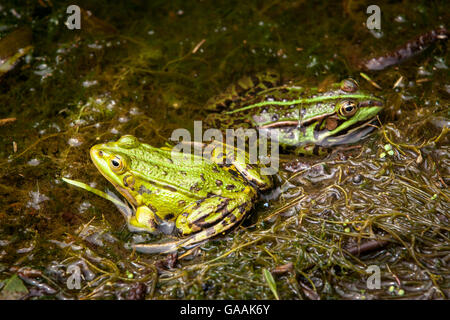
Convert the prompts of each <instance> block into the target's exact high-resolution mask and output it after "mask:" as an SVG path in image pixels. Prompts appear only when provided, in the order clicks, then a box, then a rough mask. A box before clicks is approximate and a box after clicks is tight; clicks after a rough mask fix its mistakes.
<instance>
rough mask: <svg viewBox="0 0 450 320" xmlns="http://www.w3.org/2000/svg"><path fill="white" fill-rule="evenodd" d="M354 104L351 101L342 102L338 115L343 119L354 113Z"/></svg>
mask: <svg viewBox="0 0 450 320" xmlns="http://www.w3.org/2000/svg"><path fill="white" fill-rule="evenodd" d="M356 110H357V108H356V103H355V102H353V101H342V102H341V103H340V106H339V114H340V115H341V116H344V117H350V116H352V115H354V114H355V113H356Z"/></svg>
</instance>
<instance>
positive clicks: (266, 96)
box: [205, 71, 383, 155]
mask: <svg viewBox="0 0 450 320" xmlns="http://www.w3.org/2000/svg"><path fill="white" fill-rule="evenodd" d="M206 108H207V109H208V110H211V111H213V112H214V113H211V114H209V115H208V117H207V118H206V120H205V122H206V124H207V126H208V127H210V128H218V129H229V128H239V127H243V128H257V129H258V130H259V132H260V133H261V132H264V133H266V134H268V133H275V134H276V136H277V137H278V138H277V140H278V142H279V144H280V146H281V147H282V148H283V149H284V150H285V151H286V150H287V151H293V152H295V153H296V154H301V155H313V154H314V155H322V154H325V153H327V151H328V149H330V148H331V147H334V146H337V145H341V144H350V143H355V142H358V141H360V140H361V139H363V138H364V137H366V136H367V135H368V134H369V133H370V132H372V131H373V130H374V129H375V128H376V125H377V120H376V116H377V114H378V113H379V112H380V111H381V110H383V100H382V99H380V98H378V97H376V96H374V95H372V94H370V93H366V92H363V91H362V90H360V88H359V86H358V84H357V82H356V81H355V80H353V79H345V80H343V81H341V82H340V83H332V84H329V85H327V86H324V87H322V88H306V87H302V86H299V85H297V84H296V83H295V82H288V83H287V84H280V79H279V76H278V74H277V73H275V72H271V71H269V72H265V73H261V74H258V75H256V76H253V77H244V78H243V79H241V80H240V81H238V82H237V83H236V84H233V85H231V86H230V87H229V88H228V89H227V90H226V91H225V92H224V93H222V94H220V95H218V96H216V97H214V98H212V99H210V101H209V102H208V103H207V106H206Z"/></svg>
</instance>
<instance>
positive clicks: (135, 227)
mask: <svg viewBox="0 0 450 320" xmlns="http://www.w3.org/2000/svg"><path fill="white" fill-rule="evenodd" d="M126 218H127V223H128V229H129V230H130V231H132V232H149V233H155V232H156V230H157V220H156V215H155V213H154V212H153V211H152V210H151V209H150V208H149V207H147V206H145V205H142V206H140V207H138V208H137V209H136V212H135V214H134V215H130V216H127V217H126Z"/></svg>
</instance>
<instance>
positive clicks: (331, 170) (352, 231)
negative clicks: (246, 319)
mask: <svg viewBox="0 0 450 320" xmlns="http://www.w3.org/2000/svg"><path fill="white" fill-rule="evenodd" d="M26 3H27V4H26V5H25V2H24V4H23V5H17V1H2V4H1V5H0V17H1V20H0V37H2V38H4V37H7V36H9V37H10V38H9V39H10V40H9V41H10V42H9V43H8V45H4V43H3V46H1V45H0V57H1V58H2V59H4V57H6V56H8V57H11V56H14V55H16V56H17V64H16V65H15V66H14V67H11V70H9V71H8V72H5V73H2V75H0V119H1V120H0V121H1V122H0V145H1V148H0V162H1V164H2V165H1V166H0V297H2V298H28V299H43V298H50V299H64V298H77V299H88V298H100V299H110V298H111V299H117V298H121V299H142V298H155V299H179V298H183V299H191V298H193V299H198V298H202V299H204V298H206V299H223V298H228V299H273V298H274V292H273V291H272V290H271V288H270V286H269V285H268V281H267V278H266V277H265V276H264V270H265V269H266V270H269V271H271V272H272V274H273V277H274V280H275V283H276V288H272V289H274V290H276V292H277V294H278V295H279V297H280V298H281V299H319V298H321V299H330V298H333V299H381V298H382V299H402V298H413V299H446V298H448V297H449V293H450V291H449V289H450V288H449V280H450V274H449V267H448V264H449V257H450V251H449V243H450V242H449V230H450V225H449V218H450V216H449V207H450V205H449V197H450V193H449V191H448V184H449V183H450V176H449V162H450V157H449V143H448V142H449V141H448V132H447V130H446V129H445V128H448V127H449V121H450V120H449V119H450V114H449V100H450V82H449V79H450V78H449V71H448V64H449V56H448V50H447V48H446V43H445V41H442V42H438V43H436V44H435V45H433V46H431V47H430V48H429V49H427V50H426V51H425V52H423V53H422V54H420V55H418V56H417V57H415V58H413V59H410V60H409V61H407V62H405V63H403V64H401V65H399V66H395V67H391V68H388V69H386V70H382V71H377V72H366V74H368V75H369V76H370V78H371V79H372V80H373V81H374V82H376V83H377V84H378V85H379V86H380V87H381V89H377V88H375V87H374V86H373V85H372V84H371V83H370V82H369V81H367V80H365V79H364V78H363V77H362V76H361V74H360V72H361V70H360V69H359V68H358V67H357V62H358V61H361V59H363V58H367V57H371V56H377V55H381V54H383V53H384V52H388V51H389V50H393V49H395V48H396V47H398V46H401V45H402V44H404V43H405V42H406V41H408V40H411V39H414V38H415V37H417V36H419V35H420V34H422V33H424V32H427V31H429V30H432V29H434V28H437V27H439V26H445V25H444V22H448V21H450V16H449V10H448V9H449V6H448V3H447V2H446V1H433V2H430V1H416V2H415V3H414V4H407V3H406V2H401V1H398V2H394V3H393V2H392V1H389V4H387V3H385V2H380V3H379V6H380V8H381V13H382V23H381V31H377V32H373V31H370V30H368V29H367V28H366V27H365V22H366V19H367V17H368V15H367V14H366V8H367V6H368V5H369V4H371V3H369V2H363V1H341V2H336V3H334V2H333V4H321V5H314V4H312V3H311V2H310V1H272V2H270V1H253V2H251V3H247V2H243V1H232V2H230V1H222V2H218V1H214V2H210V1H206V2H205V1H190V2H186V1H171V2H165V1H152V2H149V3H148V4H142V3H141V2H140V1H123V2H121V3H119V4H118V3H117V1H115V2H106V1H95V2H94V1H80V2H79V3H78V4H79V5H80V7H81V8H82V15H83V17H84V18H83V20H82V26H81V30H69V29H68V28H67V27H66V26H65V25H64V22H65V20H66V18H67V13H66V8H67V6H68V5H69V4H71V3H70V1H69V2H65V1H60V2H58V3H56V1H53V2H50V1H45V0H44V1H32V2H30V1H29V2H26ZM445 27H448V26H445ZM0 41H1V40H0ZM14 48H17V49H18V48H22V50H21V51H14ZM267 69H273V70H276V71H278V72H279V73H280V74H281V75H282V77H283V78H284V79H297V80H301V81H302V84H303V85H305V86H317V85H321V84H323V83H328V82H330V81H339V80H341V79H343V78H346V77H348V76H351V77H353V78H354V79H356V80H357V81H358V82H359V83H360V84H361V86H362V87H364V88H365V89H367V90H370V91H372V92H374V94H376V95H378V96H381V97H383V98H384V99H385V100H386V106H387V107H386V110H385V111H384V112H383V114H381V116H380V120H381V122H382V124H383V126H382V128H381V129H380V130H378V131H377V133H375V134H374V135H372V136H371V137H370V138H368V139H366V140H364V141H361V142H360V143H359V144H357V145H353V146H347V147H346V148H339V149H336V150H335V152H333V153H332V154H331V155H330V156H328V157H322V158H303V157H295V156H292V155H290V156H289V155H285V156H283V158H282V166H281V167H282V168H281V170H280V172H279V174H278V175H277V177H276V180H277V188H276V190H275V191H273V193H272V194H270V195H266V197H265V198H264V199H262V200H261V201H259V202H258V204H257V205H256V208H255V209H254V210H253V211H252V213H251V215H249V217H248V218H247V219H246V220H245V221H244V223H243V224H242V225H241V226H240V227H239V228H236V229H235V230H233V231H232V232H230V233H228V234H226V235H224V236H221V237H219V238H216V239H214V240H212V241H209V242H208V243H206V244H204V245H202V246H201V247H200V248H198V249H196V250H194V251H192V252H191V253H190V254H189V255H188V257H186V258H184V259H179V260H177V259H176V257H174V256H170V255H169V256H164V255H142V254H137V253H133V252H132V251H130V250H128V249H126V248H125V245H126V244H127V243H131V242H143V241H147V242H152V241H156V240H159V239H164V236H150V235H145V234H136V233H130V232H129V231H128V229H127V228H126V225H125V221H124V220H123V218H122V215H121V214H120V213H119V211H118V210H117V208H116V207H115V206H114V205H113V204H112V203H111V202H109V201H106V200H104V199H102V198H99V197H97V196H95V195H93V194H91V193H88V192H87V191H84V190H81V189H77V188H74V187H72V186H70V185H68V184H65V183H64V182H62V180H61V178H62V177H68V178H71V179H76V180H80V181H84V182H86V183H88V184H90V185H91V186H93V187H95V188H98V189H100V190H106V191H113V187H112V186H111V185H110V184H109V183H108V182H107V181H106V179H104V178H103V177H102V176H101V175H100V173H99V172H98V171H97V170H96V168H95V167H94V165H93V164H92V162H91V160H90V158H89V148H90V147H91V146H92V145H93V144H96V143H99V142H105V141H109V140H117V139H118V138H119V137H120V136H121V135H123V134H133V135H135V136H137V137H138V138H139V139H140V140H142V141H145V142H147V143H149V144H152V145H154V146H162V145H164V144H165V143H166V142H167V141H168V138H169V137H170V135H171V132H172V131H173V130H174V129H176V128H187V129H192V127H193V120H201V119H203V118H204V117H205V116H206V115H207V112H206V111H205V110H204V108H203V106H204V104H205V102H206V101H207V100H208V98H210V97H211V96H213V95H215V94H218V93H220V92H222V91H223V90H224V89H225V88H226V87H227V86H228V84H230V83H232V82H233V81H236V80H238V79H239V78H241V77H242V76H244V75H249V74H254V73H256V72H259V71H264V70H267ZM358 244H360V245H361V247H359V250H361V251H363V252H359V251H358ZM369 266H376V267H375V269H377V268H379V269H377V270H379V272H380V287H379V288H373V287H368V286H367V279H368V278H369V276H370V275H372V274H373V272H372V271H367V269H368V268H369ZM371 268H373V267H371ZM74 270H75V271H74ZM371 270H374V269H371ZM78 271H79V272H80V273H79V275H80V282H79V283H80V287H79V288H77V287H76V284H77V283H76V281H75V280H76V279H75V278H74V277H75V276H76V275H77V272H78Z"/></svg>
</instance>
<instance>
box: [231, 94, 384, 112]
mask: <svg viewBox="0 0 450 320" xmlns="http://www.w3.org/2000/svg"><path fill="white" fill-rule="evenodd" d="M348 98H355V99H370V100H378V101H382V100H381V99H380V98H376V97H372V96H367V95H364V94H346V95H337V96H327V97H316V98H307V99H298V100H290V101H262V102H259V103H255V104H251V105H249V106H246V107H242V108H239V109H235V110H232V111H228V112H225V114H232V113H236V112H240V111H244V110H248V109H253V108H259V107H264V106H269V105H277V106H288V105H292V104H300V103H314V102H321V101H327V100H336V99H348Z"/></svg>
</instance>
